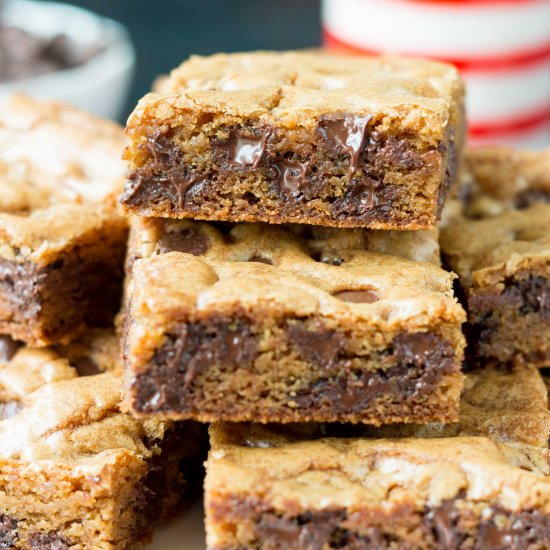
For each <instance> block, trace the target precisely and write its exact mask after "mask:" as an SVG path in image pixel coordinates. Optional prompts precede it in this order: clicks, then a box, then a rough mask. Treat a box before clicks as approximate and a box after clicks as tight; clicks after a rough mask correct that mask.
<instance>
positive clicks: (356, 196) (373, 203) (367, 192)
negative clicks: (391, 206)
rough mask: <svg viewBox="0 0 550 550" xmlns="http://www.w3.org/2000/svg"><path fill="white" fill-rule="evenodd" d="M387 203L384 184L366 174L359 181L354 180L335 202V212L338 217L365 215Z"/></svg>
mask: <svg viewBox="0 0 550 550" xmlns="http://www.w3.org/2000/svg"><path fill="white" fill-rule="evenodd" d="M386 204H387V200H386V196H385V195H384V192H383V191H382V186H381V185H380V184H379V183H377V182H376V181H374V180H373V179H371V178H369V177H368V176H365V177H364V178H362V179H361V180H359V181H356V180H353V181H352V182H351V183H350V186H349V188H348V190H347V192H346V194H345V195H344V197H342V198H341V199H337V200H336V201H334V204H333V207H332V209H333V212H334V214H335V215H336V216H337V217H346V216H353V217H364V216H366V215H367V214H368V213H369V212H372V211H373V210H374V209H376V208H378V207H379V206H385V205H386Z"/></svg>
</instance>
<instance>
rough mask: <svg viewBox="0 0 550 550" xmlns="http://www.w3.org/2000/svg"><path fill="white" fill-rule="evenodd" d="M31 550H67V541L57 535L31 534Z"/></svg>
mask: <svg viewBox="0 0 550 550" xmlns="http://www.w3.org/2000/svg"><path fill="white" fill-rule="evenodd" d="M29 545H30V549H31V550H69V548H70V547H69V545H68V544H67V541H66V540H65V539H64V538H63V537H62V536H61V535H60V534H59V533H33V534H32V535H31V536H30V537H29Z"/></svg>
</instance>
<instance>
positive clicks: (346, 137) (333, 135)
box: [317, 114, 371, 178]
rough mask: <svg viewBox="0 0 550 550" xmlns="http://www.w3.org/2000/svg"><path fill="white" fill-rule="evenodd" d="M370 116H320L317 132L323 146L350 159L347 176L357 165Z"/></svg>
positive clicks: (351, 174)
mask: <svg viewBox="0 0 550 550" xmlns="http://www.w3.org/2000/svg"><path fill="white" fill-rule="evenodd" d="M370 119H371V116H370V115H366V116H359V115H351V114H349V115H344V116H338V117H335V116H333V115H327V116H322V117H321V118H320V119H319V126H318V127H317V132H318V134H319V135H320V136H321V139H322V140H323V141H324V142H325V146H327V147H329V148H332V149H334V150H335V151H336V153H337V154H339V155H342V154H346V155H349V157H350V168H349V176H350V178H351V176H353V174H354V173H355V172H356V170H357V168H358V165H359V156H360V154H361V151H362V149H363V145H364V143H365V136H366V131H367V125H368V123H369V121H370Z"/></svg>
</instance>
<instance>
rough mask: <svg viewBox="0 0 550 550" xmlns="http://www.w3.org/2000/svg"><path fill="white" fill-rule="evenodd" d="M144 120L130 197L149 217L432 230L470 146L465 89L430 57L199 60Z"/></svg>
mask: <svg viewBox="0 0 550 550" xmlns="http://www.w3.org/2000/svg"><path fill="white" fill-rule="evenodd" d="M158 88H159V90H160V91H159V92H158V93H152V94H149V95H147V96H145V97H144V98H143V99H142V100H141V101H140V103H139V104H138V106H137V107H136V109H135V111H134V113H133V114H132V115H131V117H130V119H129V122H128V126H127V129H126V133H127V136H128V140H129V141H128V147H127V149H126V153H125V158H126V159H127V160H129V161H130V165H131V170H130V173H129V182H128V183H127V185H126V189H125V192H124V194H123V195H122V199H121V201H122V204H123V206H124V208H125V210H126V212H129V213H136V214H140V215H144V216H153V217H171V218H189V217H193V218H195V219H203V220H225V221H253V222H257V221H264V222H270V223H285V222H298V223H309V224H318V225H325V226H335V227H370V228H378V229H392V228H393V229H423V228H430V227H433V226H435V225H436V223H437V222H438V219H439V214H440V209H441V206H442V204H443V201H444V199H445V195H446V192H447V189H448V187H449V184H450V183H451V182H452V181H453V179H454V177H455V173H456V165H457V159H458V157H459V155H460V150H461V147H462V142H463V126H464V118H463V85H462V82H461V80H460V78H459V76H458V74H457V72H456V70H455V69H454V68H452V67H450V66H448V65H444V64H440V63H434V62H429V61H419V60H410V59H395V58H385V57H377V58H374V57H372V58H358V57H348V56H335V55H330V54H325V53H322V52H312V51H310V52H283V53H275V52H255V53H246V54H218V55H214V56H211V57H196V56H195V57H192V58H191V59H190V60H188V61H187V62H185V63H183V65H181V66H180V67H179V68H178V69H176V70H174V71H173V72H172V75H171V76H170V78H169V79H167V80H165V81H163V82H162V83H161V84H159V86H158Z"/></svg>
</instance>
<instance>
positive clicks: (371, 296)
mask: <svg viewBox="0 0 550 550" xmlns="http://www.w3.org/2000/svg"><path fill="white" fill-rule="evenodd" d="M333 296H334V297H335V298H338V299H339V300H342V301H343V302H352V303H354V304H372V303H373V302H377V301H378V300H379V298H378V296H377V294H376V292H375V291H374V290H372V289H365V290H340V291H339V292H336V293H335V294H333Z"/></svg>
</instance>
